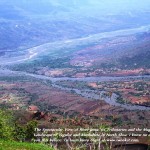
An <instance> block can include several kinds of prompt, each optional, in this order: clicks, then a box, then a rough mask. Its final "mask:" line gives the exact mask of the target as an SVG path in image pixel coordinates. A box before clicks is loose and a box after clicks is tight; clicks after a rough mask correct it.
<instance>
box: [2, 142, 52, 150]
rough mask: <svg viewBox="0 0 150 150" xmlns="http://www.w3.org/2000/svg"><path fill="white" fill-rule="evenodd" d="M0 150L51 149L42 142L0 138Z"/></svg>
mask: <svg viewBox="0 0 150 150" xmlns="http://www.w3.org/2000/svg"><path fill="white" fill-rule="evenodd" d="M0 150H53V148H50V147H48V146H46V145H44V144H35V143H23V142H15V141H4V140H0Z"/></svg>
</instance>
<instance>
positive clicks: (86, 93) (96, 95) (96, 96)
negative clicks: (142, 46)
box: [0, 69, 150, 111]
mask: <svg viewBox="0 0 150 150" xmlns="http://www.w3.org/2000/svg"><path fill="white" fill-rule="evenodd" d="M0 76H29V77H34V78H36V79H43V80H50V81H51V82H52V86H53V87H56V88H59V89H61V90H64V91H74V92H75V93H76V94H78V95H81V96H83V97H85V98H89V99H90V100H97V101H98V100H104V101H105V102H106V103H108V104H110V105H112V106H117V107H118V106H119V107H122V108H125V109H127V110H148V111H149V110H150V107H146V106H139V105H131V104H120V103H118V102H117V101H116V98H117V95H116V94H115V93H113V94H112V97H111V98H109V97H105V98H104V97H102V95H103V93H104V92H105V91H99V90H89V89H83V90H79V89H75V88H67V87H63V86H60V85H57V84H56V81H85V82H91V81H99V82H101V81H126V80H137V79H143V78H144V79H150V76H126V77H85V78H70V77H62V78H52V77H47V76H44V75H36V74H31V73H26V72H21V71H11V70H8V69H0Z"/></svg>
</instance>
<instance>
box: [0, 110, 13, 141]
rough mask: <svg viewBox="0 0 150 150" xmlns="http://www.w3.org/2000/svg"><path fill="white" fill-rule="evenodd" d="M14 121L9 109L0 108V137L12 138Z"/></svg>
mask: <svg viewBox="0 0 150 150" xmlns="http://www.w3.org/2000/svg"><path fill="white" fill-rule="evenodd" d="M13 131H14V123H13V117H12V114H11V112H10V111H5V110H0V138H2V139H5V140H11V139H13Z"/></svg>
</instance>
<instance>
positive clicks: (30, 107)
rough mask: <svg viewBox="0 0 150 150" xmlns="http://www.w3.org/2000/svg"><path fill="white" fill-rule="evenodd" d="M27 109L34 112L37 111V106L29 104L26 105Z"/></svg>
mask: <svg viewBox="0 0 150 150" xmlns="http://www.w3.org/2000/svg"><path fill="white" fill-rule="evenodd" d="M28 111H31V112H34V113H36V112H37V111H39V108H38V107H37V106H35V105H31V106H29V107H28Z"/></svg>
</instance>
